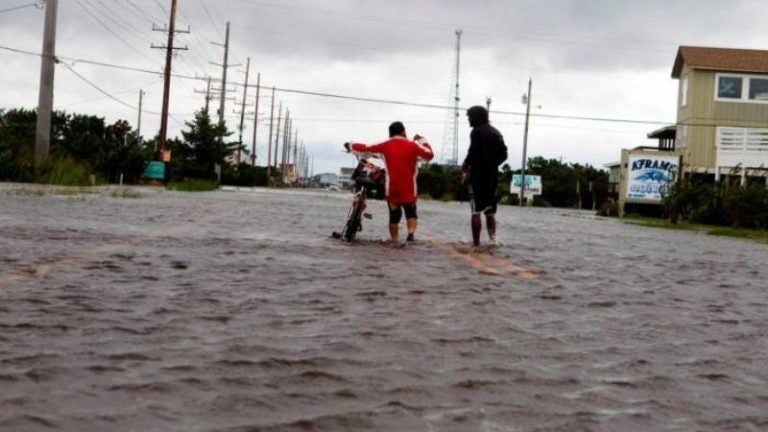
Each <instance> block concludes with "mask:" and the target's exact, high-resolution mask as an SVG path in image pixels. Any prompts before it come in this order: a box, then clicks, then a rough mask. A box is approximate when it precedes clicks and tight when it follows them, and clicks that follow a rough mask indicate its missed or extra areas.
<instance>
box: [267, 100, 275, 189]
mask: <svg viewBox="0 0 768 432" xmlns="http://www.w3.org/2000/svg"><path fill="white" fill-rule="evenodd" d="M274 123H275V88H274V87H272V107H271V108H270V109H269V139H268V140H267V182H269V179H270V178H271V177H270V175H271V174H272V129H273V127H274Z"/></svg>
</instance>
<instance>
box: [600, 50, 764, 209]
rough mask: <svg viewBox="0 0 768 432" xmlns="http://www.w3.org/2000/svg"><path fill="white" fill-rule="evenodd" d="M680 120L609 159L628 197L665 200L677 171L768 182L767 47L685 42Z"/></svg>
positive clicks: (622, 200)
mask: <svg viewBox="0 0 768 432" xmlns="http://www.w3.org/2000/svg"><path fill="white" fill-rule="evenodd" d="M672 78H675V79H678V80H680V83H679V86H678V95H677V96H678V97H677V123H676V124H674V125H670V126H666V127H663V128H661V129H658V130H655V131H653V132H651V133H649V134H648V138H650V139H656V140H658V145H656V146H652V147H651V146H646V147H637V148H634V149H631V150H628V149H624V150H622V157H621V162H619V163H614V164H608V165H606V168H609V170H610V173H611V174H610V175H611V179H610V183H611V187H612V188H613V187H615V185H616V178H615V174H616V172H618V173H619V177H618V192H619V211H620V212H621V213H623V211H624V204H626V203H636V204H660V203H661V199H662V197H663V196H664V195H665V194H667V193H668V192H669V190H668V185H669V184H670V183H671V182H674V181H677V179H679V178H680V176H685V177H698V178H704V179H709V180H710V181H712V182H715V181H720V180H721V178H722V177H723V176H725V177H726V178H729V177H730V178H732V177H734V176H735V177H736V178H735V179H734V181H739V182H741V184H745V183H747V182H749V181H760V182H766V184H768V51H762V50H745V49H729V48H705V47H688V46H681V47H680V48H679V50H678V52H677V57H676V58H675V64H674V66H673V68H672Z"/></svg>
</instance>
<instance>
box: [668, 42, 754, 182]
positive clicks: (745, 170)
mask: <svg viewBox="0 0 768 432" xmlns="http://www.w3.org/2000/svg"><path fill="white" fill-rule="evenodd" d="M672 78H675V79H678V80H679V81H680V84H679V92H678V98H677V106H678V109H677V125H676V126H677V127H676V134H675V135H676V136H675V138H674V151H675V152H676V153H677V154H679V155H681V156H682V161H683V162H682V163H683V165H682V171H683V172H685V173H688V174H699V175H701V174H705V175H706V174H709V175H714V178H715V180H720V178H721V176H724V175H725V176H729V175H734V174H735V175H737V176H739V177H741V182H742V183H744V182H746V181H747V179H754V180H757V178H766V179H767V180H768V51H762V50H746V49H727V48H704V47H688V46H681V47H680V49H679V50H678V53H677V58H676V59H675V65H674V67H673V69H672Z"/></svg>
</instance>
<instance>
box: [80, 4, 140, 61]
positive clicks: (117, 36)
mask: <svg viewBox="0 0 768 432" xmlns="http://www.w3.org/2000/svg"><path fill="white" fill-rule="evenodd" d="M75 2H77V4H78V5H79V6H80V8H81V9H83V10H84V11H85V12H86V13H87V14H88V15H90V16H91V18H93V19H94V21H96V22H97V23H99V25H100V26H102V27H104V29H106V30H107V31H108V32H110V33H112V34H113V35H114V36H115V37H116V38H118V39H119V40H120V41H121V42H122V43H123V44H124V45H125V46H127V47H128V48H130V49H131V51H133V52H135V53H137V54H139V55H140V56H142V57H146V58H149V59H150V60H152V59H151V58H150V57H148V56H147V55H146V54H145V53H143V52H141V51H140V50H139V49H137V48H136V47H134V46H133V45H131V44H130V43H129V42H128V41H127V40H125V39H124V38H123V37H122V36H120V34H118V33H117V32H116V31H115V30H113V29H112V28H111V27H110V26H108V25H107V24H105V23H104V21H102V20H101V19H99V17H97V16H96V15H95V14H94V13H93V12H91V11H90V9H88V8H86V7H85V5H83V3H82V2H81V1H80V0H75Z"/></svg>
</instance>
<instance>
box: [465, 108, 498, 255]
mask: <svg viewBox="0 0 768 432" xmlns="http://www.w3.org/2000/svg"><path fill="white" fill-rule="evenodd" d="M467 117H468V118H469V125H470V126H471V127H472V133H470V135H469V138H470V143H469V151H467V157H466V158H465V159H464V163H463V164H462V166H461V170H462V182H464V183H467V181H468V182H469V203H470V206H471V207H472V243H473V244H474V246H475V247H477V246H480V231H482V228H483V225H482V221H481V219H480V214H481V213H484V214H485V222H486V227H487V229H488V237H489V239H490V243H491V244H495V243H496V204H497V203H496V185H497V183H498V181H499V165H501V163H502V162H504V161H505V160H507V146H506V145H505V144H504V137H502V136H501V133H500V132H499V131H498V130H497V129H496V128H495V127H493V126H491V125H490V124H489V123H488V110H486V109H485V108H484V107H482V106H473V107H472V108H470V109H468V110H467Z"/></svg>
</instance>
